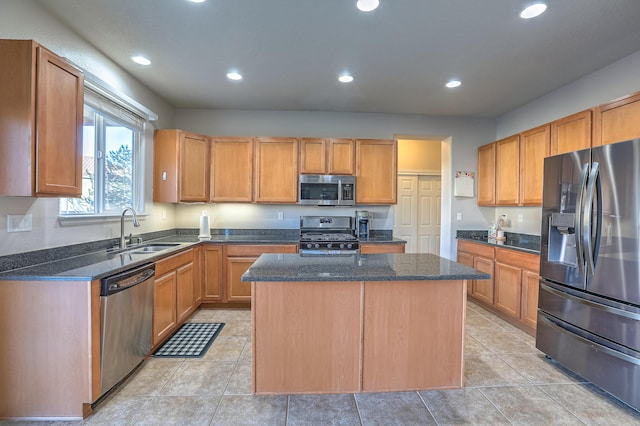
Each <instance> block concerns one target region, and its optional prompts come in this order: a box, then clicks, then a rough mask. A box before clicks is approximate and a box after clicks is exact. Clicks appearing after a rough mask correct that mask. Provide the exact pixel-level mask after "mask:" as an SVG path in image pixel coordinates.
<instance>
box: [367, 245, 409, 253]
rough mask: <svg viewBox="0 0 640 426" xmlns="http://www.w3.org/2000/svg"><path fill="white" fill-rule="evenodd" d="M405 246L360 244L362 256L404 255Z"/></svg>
mask: <svg viewBox="0 0 640 426" xmlns="http://www.w3.org/2000/svg"><path fill="white" fill-rule="evenodd" d="M404 246H405V245H404V244H376V243H360V254H380V253H404Z"/></svg>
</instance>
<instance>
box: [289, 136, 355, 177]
mask: <svg viewBox="0 0 640 426" xmlns="http://www.w3.org/2000/svg"><path fill="white" fill-rule="evenodd" d="M354 172H355V141H354V140H353V139H319V138H303V139H301V140H300V173H301V174H321V175H324V174H328V175H353V174H354Z"/></svg>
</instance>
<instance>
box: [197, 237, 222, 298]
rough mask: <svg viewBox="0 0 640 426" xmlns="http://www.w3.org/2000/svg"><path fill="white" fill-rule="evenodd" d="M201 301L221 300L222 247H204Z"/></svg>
mask: <svg viewBox="0 0 640 426" xmlns="http://www.w3.org/2000/svg"><path fill="white" fill-rule="evenodd" d="M203 253H204V254H203V256H204V282H203V287H202V291H203V300H204V301H221V300H222V246H214V245H209V244H207V245H205V246H204V247H203Z"/></svg>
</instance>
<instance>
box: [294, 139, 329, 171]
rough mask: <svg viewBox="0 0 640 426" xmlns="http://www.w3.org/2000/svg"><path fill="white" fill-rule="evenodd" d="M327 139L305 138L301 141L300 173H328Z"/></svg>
mask: <svg viewBox="0 0 640 426" xmlns="http://www.w3.org/2000/svg"><path fill="white" fill-rule="evenodd" d="M326 159H327V141H326V139H310V138H305V139H302V140H301V141H300V173H302V174H305V173H307V174H319V175H323V174H325V173H327V164H326V163H327V161H326Z"/></svg>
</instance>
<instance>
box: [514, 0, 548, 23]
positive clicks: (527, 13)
mask: <svg viewBox="0 0 640 426" xmlns="http://www.w3.org/2000/svg"><path fill="white" fill-rule="evenodd" d="M545 10H547V3H546V2H543V1H537V2H535V3H530V4H528V5H527V7H525V8H524V9H523V10H522V12H520V17H521V18H522V19H531V18H535V17H536V16H540V15H542V14H543V13H544V11H545Z"/></svg>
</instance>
